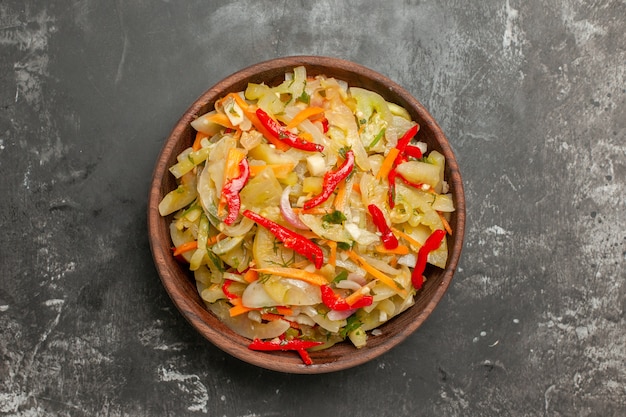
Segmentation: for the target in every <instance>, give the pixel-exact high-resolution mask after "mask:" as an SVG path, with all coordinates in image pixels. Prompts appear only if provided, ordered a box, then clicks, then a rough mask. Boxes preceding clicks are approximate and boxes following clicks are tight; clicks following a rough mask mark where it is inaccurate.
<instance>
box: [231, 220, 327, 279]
mask: <svg viewBox="0 0 626 417" xmlns="http://www.w3.org/2000/svg"><path fill="white" fill-rule="evenodd" d="M243 215H244V216H246V217H247V218H249V219H250V220H253V221H255V222H256V223H258V224H259V225H261V226H263V227H265V228H266V229H267V230H269V231H270V233H272V234H273V235H274V236H275V237H276V238H277V239H278V240H280V241H281V242H283V244H284V245H285V247H287V248H289V249H293V250H294V251H296V252H298V253H299V254H300V255H302V256H304V257H306V258H307V259H308V260H310V261H311V262H313V265H315V268H317V269H320V268H321V267H322V266H323V264H324V253H323V252H322V248H320V247H319V246H317V245H316V244H315V243H313V242H312V241H310V240H309V239H307V238H306V237H304V236H302V235H300V234H298V233H296V232H294V231H293V230H289V229H287V228H286V227H284V226H281V225H280V224H278V223H275V222H273V221H272V220H270V219H268V218H265V217H263V216H261V215H259V214H257V213H255V212H253V211H250V210H245V211H244V212H243Z"/></svg>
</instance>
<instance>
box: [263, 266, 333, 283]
mask: <svg viewBox="0 0 626 417" xmlns="http://www.w3.org/2000/svg"><path fill="white" fill-rule="evenodd" d="M255 270H256V271H257V272H258V273H259V274H272V275H280V276H281V277H286V278H294V279H299V280H300V281H304V282H308V283H309V284H313V285H327V284H328V280H327V279H326V277H324V276H323V275H320V274H316V273H314V272H308V271H304V270H302V269H296V268H284V267H272V268H256V269H255Z"/></svg>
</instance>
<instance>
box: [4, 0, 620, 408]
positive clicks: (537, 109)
mask: <svg viewBox="0 0 626 417" xmlns="http://www.w3.org/2000/svg"><path fill="white" fill-rule="evenodd" d="M625 26H626V3H624V2H623V1H618V0H614V1H609V0H606V1H598V2H581V1H575V0H565V1H562V2H549V1H544V0H529V1H518V0H502V1H484V2H457V1H451V0H442V1H435V0H424V1H409V0H407V1H387V2H382V1H349V2H339V1H318V2H308V1H292V2H276V1H269V0H263V1H253V0H247V1H199V0H195V1H168V0H162V1H157V0H154V1H147V0H136V1H123V0H117V1H103V0H82V1H63V0H49V1H46V2H41V1H34V0H3V1H2V2H1V3H0V57H1V59H0V68H1V70H0V196H2V197H1V200H0V201H1V202H0V224H1V226H2V231H1V233H0V415H7V416H20V417H26V416H112V417H113V416H116V417H117V416H200V415H210V416H229V417H230V416H239V417H244V416H245V417H269V416H301V417H305V416H311V417H318V416H325V415H338V416H379V417H380V416H415V415H424V416H503V415H504V416H573V415H575V416H622V415H626V388H625V387H626V332H625V329H626V320H625V316H624V311H625V309H626V280H625V279H626V272H625V264H626V262H625V261H626V111H625V109H626V105H625V99H626V35H625V34H624V27H625ZM299 54H306V55H327V56H335V57H340V58H345V59H349V60H352V61H354V62H357V63H359V64H362V65H365V66H368V67H370V68H372V69H374V70H376V71H379V72H381V73H383V74H385V75H386V76H388V77H389V78H391V79H393V80H395V81H396V82H398V83H399V84H401V85H403V86H404V87H406V88H407V89H408V90H409V91H410V92H412V93H413V94H414V95H415V97H417V98H418V99H419V100H420V101H421V102H422V103H424V105H425V106H426V107H427V108H428V109H429V110H430V111H431V113H432V114H433V115H434V116H435V117H436V118H437V119H438V120H439V122H440V124H441V126H442V128H443V129H444V131H445V132H446V134H447V135H448V137H449V139H450V141H451V143H452V145H453V147H454V149H455V151H456V153H457V157H458V161H459V163H460V165H461V169H462V173H463V175H464V178H465V187H466V188H465V191H466V195H467V204H468V211H467V219H468V228H467V231H466V247H465V250H464V253H463V257H462V261H461V263H460V266H459V268H458V272H457V275H456V276H455V279H454V281H453V284H452V286H451V288H450V290H449V291H448V293H447V295H446V297H445V299H444V301H443V303H442V304H441V305H440V306H439V307H438V308H437V309H436V310H435V313H434V314H433V315H432V316H431V317H430V318H429V319H428V320H427V322H426V324H425V325H424V326H423V327H421V328H420V329H419V330H418V332H417V333H415V334H414V335H412V336H411V337H410V338H409V339H408V340H406V341H405V342H404V343H402V344H401V345H400V346H398V347H397V348H395V349H393V350H392V351H390V352H388V353H387V354H385V355H383V356H382V357H380V358H378V359H377V360H374V361H373V362H370V363H368V364H366V365H363V366H360V367H357V368H353V369H349V370H346V371H342V372H339V373H333V374H326V375H319V376H302V375H300V376H298V375H283V374H278V373H275V372H271V371H266V370H262V369H259V368H256V367H253V366H250V365H248V364H246V363H243V362H241V361H239V360H237V359H234V358H231V357H229V356H227V355H226V354H224V353H223V352H222V351H220V350H219V349H217V348H215V347H214V346H212V345H211V344H210V343H208V342H206V341H205V340H204V339H202V338H201V337H200V336H198V335H197V334H196V333H194V331H193V330H192V328H191V327H190V326H189V325H188V324H187V322H186V321H185V320H184V319H183V318H182V316H181V315H180V314H179V313H178V311H177V310H176V309H175V308H174V306H173V304H172V302H171V301H170V299H169V298H168V296H167V294H166V293H165V291H164V290H163V287H162V286H161V284H160V281H159V278H158V276H157V274H156V271H155V269H154V267H153V264H152V258H151V254H150V250H149V247H148V239H147V235H146V200H147V193H148V185H149V182H150V177H151V173H152V167H153V164H154V162H155V158H156V156H157V154H158V152H159V151H160V149H161V146H162V143H163V140H164V138H165V137H166V135H167V134H168V133H169V131H170V129H171V127H172V126H173V124H174V123H175V122H176V120H177V119H178V116H179V115H180V114H181V113H182V112H183V111H184V110H185V109H186V108H187V106H188V105H189V104H190V103H191V102H192V101H193V100H195V98H196V97H197V96H198V95H199V94H200V93H201V92H203V91H204V90H205V89H207V88H208V87H209V86H211V85H212V84H214V83H215V82H217V81H218V80H220V79H221V78H223V77H224V76H226V75H228V74H230V73H232V72H234V71H236V70H239V69H241V68H243V67H245V66H247V65H250V64H253V63H256V62H259V61H263V60H266V59H269V58H273V57H277V56H287V55H299Z"/></svg>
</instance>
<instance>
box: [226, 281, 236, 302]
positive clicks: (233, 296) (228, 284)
mask: <svg viewBox="0 0 626 417" xmlns="http://www.w3.org/2000/svg"><path fill="white" fill-rule="evenodd" d="M233 282H234V281H233V280H232V279H226V280H224V284H222V292H223V293H224V295H225V296H226V298H228V299H229V300H232V299H234V298H239V297H238V296H237V295H235V294H233V293H232V292H230V290H229V288H230V286H231V284H232V283H233Z"/></svg>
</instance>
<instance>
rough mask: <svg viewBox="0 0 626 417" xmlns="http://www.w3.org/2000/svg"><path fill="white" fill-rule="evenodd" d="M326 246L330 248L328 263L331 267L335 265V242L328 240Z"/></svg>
mask: <svg viewBox="0 0 626 417" xmlns="http://www.w3.org/2000/svg"><path fill="white" fill-rule="evenodd" d="M326 244H327V245H328V247H329V248H330V256H329V257H328V263H329V264H330V265H332V266H335V265H336V264H337V242H335V241H334V240H329V241H327V242H326Z"/></svg>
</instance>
